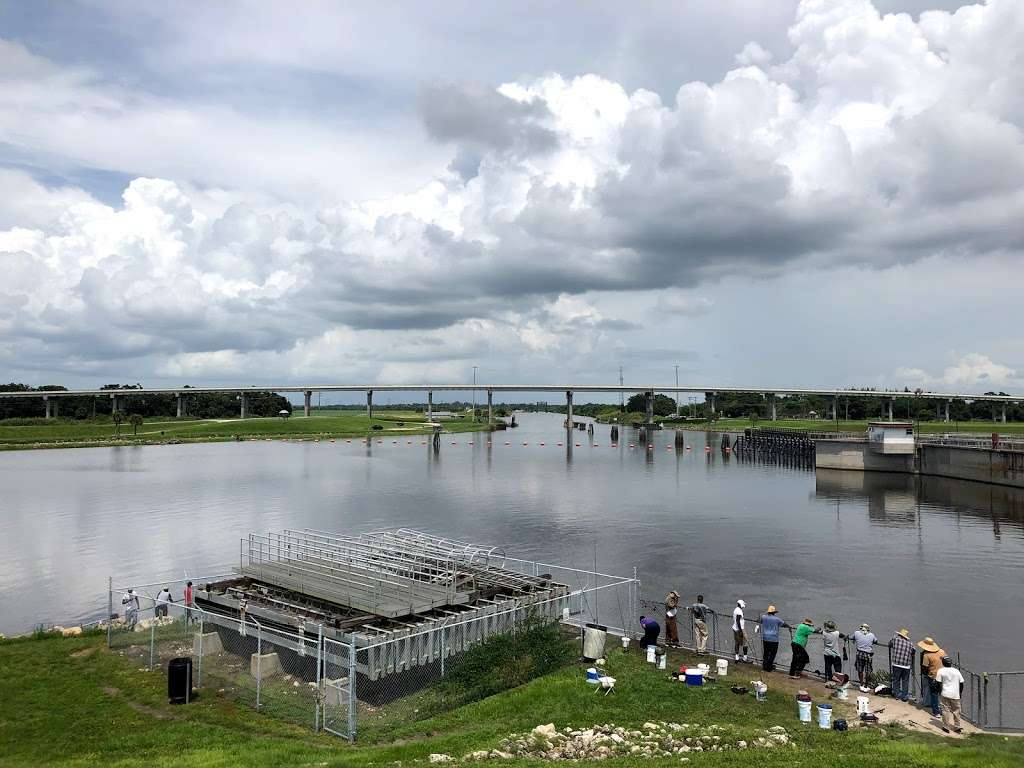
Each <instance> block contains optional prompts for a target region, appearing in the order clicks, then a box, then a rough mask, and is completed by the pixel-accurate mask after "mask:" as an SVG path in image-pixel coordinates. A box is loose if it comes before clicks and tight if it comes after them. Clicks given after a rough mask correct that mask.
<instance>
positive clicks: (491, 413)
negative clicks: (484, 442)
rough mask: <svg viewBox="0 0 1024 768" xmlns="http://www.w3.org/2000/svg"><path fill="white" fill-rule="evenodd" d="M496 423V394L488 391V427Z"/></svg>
mask: <svg viewBox="0 0 1024 768" xmlns="http://www.w3.org/2000/svg"><path fill="white" fill-rule="evenodd" d="M493 423H494V392H493V391H491V390H489V389H488V390H487V426H490V425H491V424H493Z"/></svg>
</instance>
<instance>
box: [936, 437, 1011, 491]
mask: <svg viewBox="0 0 1024 768" xmlns="http://www.w3.org/2000/svg"><path fill="white" fill-rule="evenodd" d="M919 461H920V468H921V474H922V475H936V476H938V477H951V478H955V479H957V480H973V481H975V482H980V483H995V484H997V485H1009V486H1012V487H1015V488H1024V453H1022V452H1020V451H1000V450H992V449H989V448H957V447H953V446H946V445H922V446H921V451H920V459H919Z"/></svg>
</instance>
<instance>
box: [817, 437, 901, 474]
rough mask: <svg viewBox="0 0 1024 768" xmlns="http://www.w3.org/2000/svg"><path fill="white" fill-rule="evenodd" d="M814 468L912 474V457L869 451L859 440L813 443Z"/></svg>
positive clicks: (867, 445) (868, 447) (819, 441)
mask: <svg viewBox="0 0 1024 768" xmlns="http://www.w3.org/2000/svg"><path fill="white" fill-rule="evenodd" d="M814 445H815V450H814V462H815V463H814V466H815V468H817V469H852V470H857V471H860V472H913V471H914V457H913V456H908V455H905V454H895V455H894V454H884V453H876V452H875V451H872V450H871V446H870V444H869V443H867V442H864V441H861V440H817V441H815V444H814Z"/></svg>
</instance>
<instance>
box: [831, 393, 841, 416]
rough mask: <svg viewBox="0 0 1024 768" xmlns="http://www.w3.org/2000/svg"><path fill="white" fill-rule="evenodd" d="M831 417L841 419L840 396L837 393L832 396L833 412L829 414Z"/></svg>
mask: <svg viewBox="0 0 1024 768" xmlns="http://www.w3.org/2000/svg"><path fill="white" fill-rule="evenodd" d="M829 419H830V420H832V421H838V420H839V398H838V397H836V396H835V395H833V396H832V412H831V413H830V414H829Z"/></svg>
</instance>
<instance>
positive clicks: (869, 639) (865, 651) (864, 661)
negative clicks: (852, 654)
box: [853, 624, 877, 693]
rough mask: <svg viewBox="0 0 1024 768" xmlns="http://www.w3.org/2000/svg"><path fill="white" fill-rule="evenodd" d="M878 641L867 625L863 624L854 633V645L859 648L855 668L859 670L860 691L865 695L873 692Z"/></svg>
mask: <svg viewBox="0 0 1024 768" xmlns="http://www.w3.org/2000/svg"><path fill="white" fill-rule="evenodd" d="M876 639H877V638H876V637H875V633H874V632H872V631H871V627H870V626H869V625H867V624H861V625H860V629H858V630H857V631H856V632H854V633H853V643H854V645H855V646H856V647H857V658H856V659H855V660H854V663H853V668H854V669H856V670H857V678H858V679H859V680H860V689H861V691H863V692H864V693H867V692H869V691H870V690H871V678H872V676H873V675H874V674H875V640H876Z"/></svg>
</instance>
